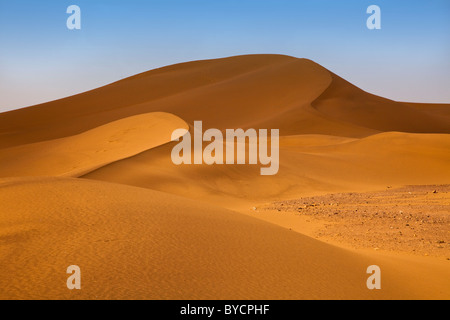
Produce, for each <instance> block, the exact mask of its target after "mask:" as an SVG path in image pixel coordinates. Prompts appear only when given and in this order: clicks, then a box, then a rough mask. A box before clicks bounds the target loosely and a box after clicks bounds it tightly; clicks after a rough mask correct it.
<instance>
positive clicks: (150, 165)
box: [0, 55, 450, 299]
mask: <svg viewBox="0 0 450 320" xmlns="http://www.w3.org/2000/svg"><path fill="white" fill-rule="evenodd" d="M449 110H450V105H442V104H441V105H427V104H412V103H402V102H395V101H391V100H388V99H384V98H381V97H377V96H374V95H371V94H369V93H367V92H364V91H362V90H361V89H359V88H357V87H355V86H353V85H352V84H350V83H348V82H347V81H345V80H344V79H342V78H340V77H338V76H337V75H335V74H333V73H332V72H330V71H328V70H326V69H325V68H323V67H321V66H320V65H318V64H316V63H314V62H312V61H310V60H306V59H297V58H293V57H287V56H281V55H248V56H238V57H231V58H225V59H217V60H208V61H195V62H189V63H183V64H178V65H173V66H168V67H164V68H160V69H156V70H152V71H149V72H145V73H142V74H139V75H136V76H133V77H130V78H127V79H124V80H121V81H118V82H115V83H112V84H110V85H107V86H104V87H101V88H98V89H95V90H92V91H89V92H86V93H83V94H79V95H76V96H72V97H68V98H65V99H62V100H57V101H52V102H49V103H45V104H41V105H36V106H32V107H29V108H24V109H20V110H15V111H10V112H6V113H3V114H0V177H1V178H0V275H1V276H0V286H1V287H2V290H1V291H0V298H6V299H8V298H51V299H53V298H54V299H56V298H63V299H71V298H97V299H104V298H140V299H146V298H151V299H158V298H162V299H166V298H174V299H196V298H218V299H240V298H250V299H266V298H267V299H270V298H272V299H300V298H338V299H341V298H362V299H378V298H446V299H448V298H450V292H449V289H448V288H450V285H449V283H448V279H450V277H449V268H448V261H447V260H445V257H446V255H447V254H448V256H449V257H450V250H449V248H448V247H445V248H443V250H441V251H439V252H441V255H440V256H439V257H423V256H417V255H415V256H405V255H400V254H399V255H398V256H392V255H389V254H386V253H384V252H382V250H381V251H377V252H374V251H373V250H372V251H366V250H362V249H358V250H354V249H343V247H345V246H343V245H341V244H339V246H337V245H334V244H327V243H323V242H321V241H319V240H316V239H313V238H311V237H308V236H305V235H304V234H301V233H302V230H304V228H303V225H301V224H302V223H304V220H298V219H297V220H295V221H296V222H295V223H293V225H296V226H297V227H295V228H291V229H292V230H289V224H290V223H291V222H293V221H294V220H293V219H296V218H295V216H290V217H289V219H290V220H289V223H288V224H287V223H286V221H287V220H286V217H281V216H277V213H276V212H275V213H270V214H269V213H267V214H264V216H263V215H262V214H261V216H260V217H259V216H258V211H257V210H255V208H254V209H253V210H251V208H253V207H259V206H262V205H264V204H267V203H271V202H273V201H285V200H289V199H297V198H301V197H307V196H318V195H325V194H327V193H336V192H355V191H356V192H362V191H376V190H385V189H386V188H387V187H389V188H391V187H397V186H402V185H437V184H450V165H449V164H450V117H449ZM196 120H202V121H203V127H204V129H207V128H218V129H221V130H225V129H236V128H244V129H245V128H264V129H280V135H281V137H280V169H279V173H278V174H277V175H275V176H261V175H260V166H259V165H213V166H207V165H181V166H176V165H174V164H173V163H172V161H171V157H170V154H171V149H172V148H173V146H174V145H175V142H173V141H171V133H172V132H173V130H175V129H177V128H183V129H190V130H191V131H192V125H193V123H194V121H196ZM94 180H95V181H94ZM440 199H447V198H446V197H442V198H440ZM380 201H385V200H384V198H383V199H381V198H380ZM434 201H437V200H434ZM443 201H445V200H443ZM281 203H283V202H281ZM288 203H296V202H295V201H294V202H288ZM388 205H389V204H387V203H384V206H388ZM402 205H403V204H402ZM444 205H445V204H444ZM444 207H445V206H444ZM311 210H314V208H313V209H311ZM421 210H422V209H421ZM238 212H239V213H238ZM311 214H312V215H314V213H311ZM421 214H422V212H421ZM425 214H426V213H425ZM261 219H262V220H265V221H261ZM354 220H355V219H353V220H352V221H354ZM267 221H269V222H270V223H268V222H267ZM299 221H301V222H299ZM358 221H359V220H358ZM343 223H345V222H343ZM349 232H350V231H349ZM352 236H353V234H351V232H350V233H349V234H347V236H346V237H344V238H353V237H352ZM355 236H356V235H355ZM444 240H445V242H444V243H446V246H447V244H448V243H450V238H449V239H444ZM385 241H387V240H385ZM392 241H393V240H392ZM392 243H393V244H394V242H392ZM392 247H393V248H394V249H393V250H394V251H395V245H393V246H392ZM71 264H77V265H79V266H80V267H81V269H82V275H83V276H82V277H83V280H82V283H83V284H82V285H83V288H82V290H81V291H69V290H68V289H67V288H66V286H65V283H66V282H65V280H66V277H67V275H66V273H65V270H66V268H67V266H69V265H71ZM372 264H377V265H379V266H381V267H382V271H383V273H382V274H383V275H382V279H383V280H382V283H383V288H382V290H380V291H370V290H368V289H367V288H366V286H365V284H366V282H365V281H366V279H367V276H368V275H366V273H365V271H366V268H367V267H368V266H369V265H372ZM411 279H415V280H414V281H411Z"/></svg>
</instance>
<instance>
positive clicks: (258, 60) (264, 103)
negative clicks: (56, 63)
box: [0, 55, 450, 147]
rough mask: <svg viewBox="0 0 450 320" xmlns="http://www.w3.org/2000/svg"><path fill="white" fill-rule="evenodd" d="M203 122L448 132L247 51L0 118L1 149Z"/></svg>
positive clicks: (423, 116) (444, 123)
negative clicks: (125, 126)
mask: <svg viewBox="0 0 450 320" xmlns="http://www.w3.org/2000/svg"><path fill="white" fill-rule="evenodd" d="M155 111H157V112H159V111H164V112H169V113H173V114H174V115H176V116H178V117H180V118H182V119H183V120H185V121H186V122H187V123H189V124H192V123H193V121H195V120H202V121H203V122H204V127H205V128H210V127H213V128H219V129H227V128H238V127H243V128H246V127H253V128H279V129H280V131H281V134H282V135H291V134H312V133H315V134H331V135H337V136H354V137H361V136H367V135H369V134H373V133H376V132H378V131H380V130H381V131H386V130H387V131H407V132H421V133H422V132H430V133H450V126H449V121H450V120H448V119H445V120H443V119H441V118H440V117H439V116H435V115H433V114H430V113H428V112H425V111H423V110H421V108H419V109H418V108H416V107H413V106H411V105H409V104H404V103H399V102H393V101H390V100H387V99H382V98H379V97H376V96H373V95H371V94H368V93H366V92H364V91H362V90H360V89H359V88H356V87H354V86H352V85H350V84H348V83H347V82H346V81H344V80H342V79H340V78H339V77H337V76H336V75H334V74H332V73H331V72H330V71H328V70H326V69H325V68H323V67H321V66H320V65H318V64H316V63H314V62H312V61H310V60H307V59H297V58H293V57H288V56H281V55H248V56H237V57H231V58H225V59H216V60H207V61H196V62H189V63H183V64H178V65H174V66H169V67H165V68H160V69H156V70H152V71H149V72H145V73H142V74H139V75H137V76H134V77H130V78H127V79H124V80H121V81H118V82H115V83H113V84H110V85H107V86H104V87H101V88H98V89H95V90H92V91H89V92H86V93H82V94H79V95H75V96H72V97H68V98H65V99H62V100H57V101H53V102H49V103H45V104H41V105H37V106H33V107H29V108H25V109H20V110H15V111H10V112H6V113H3V114H2V116H1V117H0V128H1V129H0V137H1V138H0V147H6V146H13V145H19V144H25V143H31V142H37V141H43V140H49V139H56V138H61V137H65V136H70V135H74V134H78V133H81V132H84V131H86V130H88V129H92V128H95V127H98V126H100V125H103V124H106V123H108V122H111V121H115V120H119V119H122V118H125V117H129V116H132V115H136V114H140V113H148V112H155Z"/></svg>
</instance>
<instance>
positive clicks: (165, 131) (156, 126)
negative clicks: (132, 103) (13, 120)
mask: <svg viewBox="0 0 450 320" xmlns="http://www.w3.org/2000/svg"><path fill="white" fill-rule="evenodd" d="M178 128H180V129H188V128H189V127H188V125H187V124H186V123H185V122H184V121H183V120H181V119H180V118H178V117H176V116H174V115H171V114H169V113H163V112H153V113H148V114H141V115H136V116H132V117H128V118H124V119H120V120H116V121H113V122H111V123H108V124H105V125H102V126H100V127H97V128H94V129H90V130H88V131H86V132H83V133H80V134H78V135H74V136H70V137H65V138H60V139H55V140H49V141H44V142H37V143H31V144H26V145H21V146H17V147H12V148H6V149H2V150H0V176H2V177H8V176H11V177H19V176H70V177H76V176H79V175H82V174H86V173H88V172H89V171H92V170H94V169H97V168H99V167H102V166H105V165H107V164H109V163H111V162H114V161H117V160H121V159H124V158H127V157H131V156H134V155H136V154H138V153H140V152H143V151H145V150H148V149H151V148H153V147H156V146H159V145H162V144H165V143H167V142H170V141H171V135H172V132H173V131H174V130H176V129H178Z"/></svg>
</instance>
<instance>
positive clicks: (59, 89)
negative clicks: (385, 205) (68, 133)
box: [0, 0, 450, 111]
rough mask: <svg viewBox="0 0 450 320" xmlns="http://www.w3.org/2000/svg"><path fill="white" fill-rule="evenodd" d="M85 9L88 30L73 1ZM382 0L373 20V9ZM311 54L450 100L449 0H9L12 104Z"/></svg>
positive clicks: (5, 64) (6, 66) (354, 72)
mask: <svg viewBox="0 0 450 320" xmlns="http://www.w3.org/2000/svg"><path fill="white" fill-rule="evenodd" d="M72 4H76V5H78V6H79V7H80V8H81V18H82V28H81V30H68V29H67V27H66V20H67V18H68V16H69V15H68V14H67V13H66V9H67V7H68V6H69V5H72ZM371 4H376V5H378V6H380V8H381V14H382V29H381V30H368V29H367V28H366V20H367V18H368V16H369V15H368V14H367V13H366V9H367V7H368V6H369V5H371ZM248 53H279V54H287V55H292V56H296V57H305V58H309V59H311V60H314V61H316V62H317V63H319V64H321V65H323V66H324V67H326V68H328V69H330V70H331V71H333V72H335V73H337V74H339V75H340V76H342V77H344V78H346V79H347V80H349V81H351V82H353V83H354V84H356V85H357V86H359V87H361V88H362V89H364V90H366V91H369V92H371V93H375V94H378V95H381V96H385V97H388V98H391V99H395V100H403V101H422V102H447V103H450V1H449V0H426V1H425V0H423V1H419V0H410V1H406V0H370V1H366V0H342V1H336V0H314V1H313V0H158V1H153V0H146V1H144V0H127V1H115V0H70V1H66V0H41V1H31V0H29V1H24V0H14V1H10V0H0V111H4V110H8V109H13V108H17V107H23V106H27V105H32V104H36V103H39V102H44V101H49V100H54V99H57V98H61V97H65V96H68V95H72V94H75V93H79V92H83V91H86V90H89V89H93V88H95V87H98V86H101V85H104V84H107V83H110V82H113V81H116V80H119V79H121V78H124V77H127V76H130V75H133V74H136V73H140V72H143V71H147V70H150V69H153V68H156V67H160V66H164V65H168V64H173V63H177V62H184V61H191V60H199V59H209V58H218V57H225V56H232V55H238V54H248Z"/></svg>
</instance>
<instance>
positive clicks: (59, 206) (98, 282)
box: [0, 178, 449, 299]
mask: <svg viewBox="0 0 450 320" xmlns="http://www.w3.org/2000/svg"><path fill="white" fill-rule="evenodd" d="M0 190H1V192H0V208H1V210H0V221H2V224H1V227H0V243H1V244H2V245H1V247H0V248H1V251H0V261H1V263H0V273H1V275H2V276H1V277H0V285H1V287H2V290H1V292H0V298H2V299H5V298H8V299H11V298H18V299H23V298H26V299H61V298H62V299H69V298H70V299H85V298H89V299H117V298H125V299H133V298H137V299H143V298H145V299H152V298H153V299H169V298H170V299H194V298H203V299H208V298H218V297H220V298H225V299H268V298H274V297H276V298H285V299H299V298H337V299H341V298H367V299H372V298H373V299H378V298H396V297H397V298H407V297H409V298H413V297H426V298H432V297H437V298H439V297H443V296H447V297H448V288H449V287H448V286H447V287H445V282H446V281H448V279H449V277H448V270H447V273H446V272H445V271H443V270H441V273H440V274H438V275H436V274H434V275H428V276H426V277H425V279H418V280H417V281H416V283H415V284H414V285H422V282H426V283H427V285H428V288H429V289H427V290H424V292H421V293H418V292H414V291H409V290H408V289H409V288H410V287H411V286H412V284H408V279H409V277H411V276H412V275H414V274H417V272H418V271H419V272H420V271H423V268H426V267H429V266H426V265H425V266H423V265H422V266H417V265H416V266H415V268H418V269H419V270H410V269H413V268H405V269H403V270H402V276H397V275H395V274H396V271H397V270H396V268H397V267H402V266H406V263H403V264H402V265H400V266H399V265H398V264H394V265H395V266H397V267H393V266H392V265H393V263H392V261H386V260H387V259H384V258H379V259H376V258H373V257H372V258H368V257H365V256H359V255H357V254H355V253H351V252H348V251H346V250H343V249H339V248H336V247H332V246H330V245H327V244H324V243H321V242H319V241H316V240H313V239H310V238H308V237H306V236H302V235H300V234H298V233H295V232H291V231H289V230H286V229H283V228H280V227H277V226H274V225H271V224H268V223H265V222H262V221H259V220H256V219H252V218H250V217H247V216H244V215H240V214H237V213H234V212H231V211H226V210H223V209H218V208H215V207H210V206H205V205H201V204H198V203H195V202H192V201H189V200H185V199H182V198H178V197H174V196H170V195H167V194H162V193H159V192H154V191H150V190H145V189H138V188H134V187H126V186H121V185H114V184H107V183H100V182H94V181H87V180H79V179H68V178H34V179H33V178H32V179H30V178H19V179H17V178H16V179H2V180H1V181H0ZM75 195H76V196H75ZM81 199H82V201H81ZM373 263H378V264H380V265H381V266H383V268H384V269H383V270H384V277H383V279H385V282H384V283H385V286H384V288H383V290H382V291H370V290H367V288H365V280H366V273H365V271H366V268H367V266H369V265H370V264H373ZM69 265H78V266H79V267H80V268H81V272H82V273H81V275H82V289H81V290H79V291H70V290H68V289H67V288H66V279H67V277H68V275H67V274H66V268H67V267H68V266H69ZM441 268H442V267H441ZM445 276H446V278H444V279H443V280H444V281H443V282H442V279H441V280H440V281H439V277H445ZM445 279H447V280H445Z"/></svg>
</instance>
